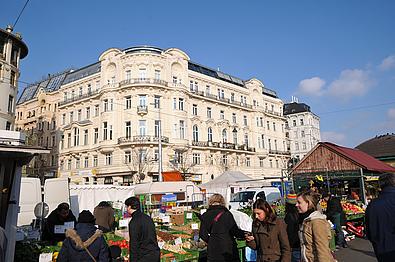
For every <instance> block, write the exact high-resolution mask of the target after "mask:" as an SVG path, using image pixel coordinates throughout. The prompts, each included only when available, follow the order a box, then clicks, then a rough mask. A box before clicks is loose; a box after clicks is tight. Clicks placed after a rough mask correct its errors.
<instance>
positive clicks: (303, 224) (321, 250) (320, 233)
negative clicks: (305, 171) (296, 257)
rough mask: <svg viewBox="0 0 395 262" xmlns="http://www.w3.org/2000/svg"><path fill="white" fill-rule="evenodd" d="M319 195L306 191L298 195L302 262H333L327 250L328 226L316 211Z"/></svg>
mask: <svg viewBox="0 0 395 262" xmlns="http://www.w3.org/2000/svg"><path fill="white" fill-rule="evenodd" d="M319 199H320V198H319V195H318V194H316V193H314V192H311V191H307V192H304V193H300V194H298V198H297V202H296V207H297V209H298V211H299V214H300V215H299V224H300V228H299V238H300V244H301V255H302V261H306V262H333V261H334V259H333V256H332V253H331V251H330V249H329V240H330V239H331V237H332V236H331V231H330V225H329V223H328V221H327V220H326V216H325V215H323V214H322V213H321V212H319V211H317V204H318V202H319Z"/></svg>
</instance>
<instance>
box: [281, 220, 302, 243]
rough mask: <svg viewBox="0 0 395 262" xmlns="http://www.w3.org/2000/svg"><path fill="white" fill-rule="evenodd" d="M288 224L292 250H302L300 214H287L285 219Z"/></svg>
mask: <svg viewBox="0 0 395 262" xmlns="http://www.w3.org/2000/svg"><path fill="white" fill-rule="evenodd" d="M284 221H285V223H286V224H287V235H288V240H289V245H290V246H291V248H300V239H299V235H298V233H299V221H298V214H292V213H287V214H285V218H284Z"/></svg>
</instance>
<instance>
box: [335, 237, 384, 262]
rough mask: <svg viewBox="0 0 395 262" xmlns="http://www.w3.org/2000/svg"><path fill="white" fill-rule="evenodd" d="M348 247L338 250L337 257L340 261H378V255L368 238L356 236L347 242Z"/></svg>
mask: <svg viewBox="0 0 395 262" xmlns="http://www.w3.org/2000/svg"><path fill="white" fill-rule="evenodd" d="M347 243H348V245H349V247H348V248H341V249H340V250H339V251H337V252H336V253H335V254H336V259H337V260H338V261H339V262H348V261H350V262H353V261H357V262H376V261H377V259H376V256H375V255H374V252H373V248H372V245H371V244H370V242H369V241H368V240H366V239H361V238H356V239H354V240H351V241H350V242H347Z"/></svg>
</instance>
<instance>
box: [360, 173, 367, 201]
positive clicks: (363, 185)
mask: <svg viewBox="0 0 395 262" xmlns="http://www.w3.org/2000/svg"><path fill="white" fill-rule="evenodd" d="M359 171H360V173H361V190H362V194H361V195H362V202H363V203H364V204H365V205H366V204H367V203H366V194H365V181H364V179H363V170H362V168H360V169H359Z"/></svg>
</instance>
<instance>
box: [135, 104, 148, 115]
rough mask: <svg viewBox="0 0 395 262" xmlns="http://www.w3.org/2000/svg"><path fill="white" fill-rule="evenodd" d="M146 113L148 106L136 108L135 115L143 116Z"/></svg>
mask: <svg viewBox="0 0 395 262" xmlns="http://www.w3.org/2000/svg"><path fill="white" fill-rule="evenodd" d="M147 113H148V106H137V114H139V115H145V114H147Z"/></svg>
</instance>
